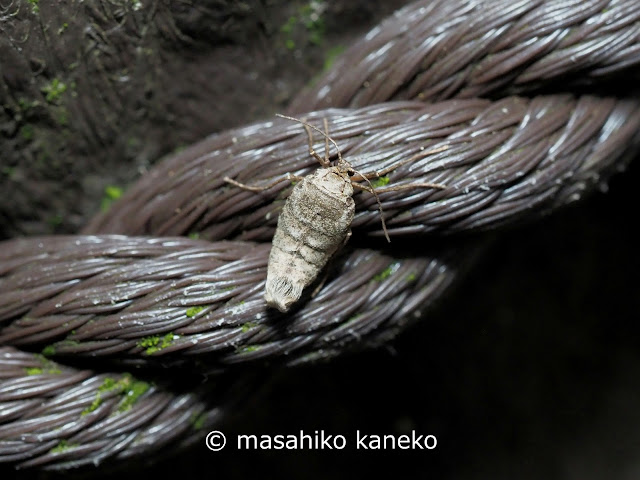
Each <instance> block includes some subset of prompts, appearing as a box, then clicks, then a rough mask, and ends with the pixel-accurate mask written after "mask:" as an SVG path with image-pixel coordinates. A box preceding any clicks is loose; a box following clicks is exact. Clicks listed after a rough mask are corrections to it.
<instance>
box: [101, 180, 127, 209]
mask: <svg viewBox="0 0 640 480" xmlns="http://www.w3.org/2000/svg"><path fill="white" fill-rule="evenodd" d="M123 193H124V191H123V190H122V188H120V187H118V186H116V185H107V186H106V187H104V196H103V197H102V201H101V202H100V209H101V210H102V211H103V212H106V211H108V210H109V209H110V208H111V204H112V203H113V202H115V201H116V200H118V199H119V198H120V197H121V196H122V194H123Z"/></svg>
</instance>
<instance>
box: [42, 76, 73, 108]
mask: <svg viewBox="0 0 640 480" xmlns="http://www.w3.org/2000/svg"><path fill="white" fill-rule="evenodd" d="M66 91H67V84H66V83H64V82H61V81H60V80H59V79H57V78H54V79H53V80H51V83H49V84H47V85H45V86H44V87H42V93H44V94H45V95H46V97H45V98H46V99H47V102H49V103H57V102H58V100H60V97H61V96H62V94H63V93H64V92H66Z"/></svg>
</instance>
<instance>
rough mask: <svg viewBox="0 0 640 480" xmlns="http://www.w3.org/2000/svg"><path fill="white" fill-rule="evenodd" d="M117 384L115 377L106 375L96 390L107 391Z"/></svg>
mask: <svg viewBox="0 0 640 480" xmlns="http://www.w3.org/2000/svg"><path fill="white" fill-rule="evenodd" d="M117 386H118V382H116V381H115V379H113V378H111V377H107V378H105V379H104V381H103V382H102V385H100V386H99V387H98V391H99V392H108V391H109V390H113V389H114V388H115V387H117Z"/></svg>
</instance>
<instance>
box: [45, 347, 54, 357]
mask: <svg viewBox="0 0 640 480" xmlns="http://www.w3.org/2000/svg"><path fill="white" fill-rule="evenodd" d="M55 354H56V347H55V345H47V346H46V347H44V348H43V349H42V355H44V356H45V357H50V356H52V355H55Z"/></svg>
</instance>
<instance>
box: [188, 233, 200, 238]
mask: <svg viewBox="0 0 640 480" xmlns="http://www.w3.org/2000/svg"><path fill="white" fill-rule="evenodd" d="M188 237H189V238H190V239H192V240H198V239H199V238H200V234H199V233H198V232H192V233H190V234H189V235H188Z"/></svg>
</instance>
